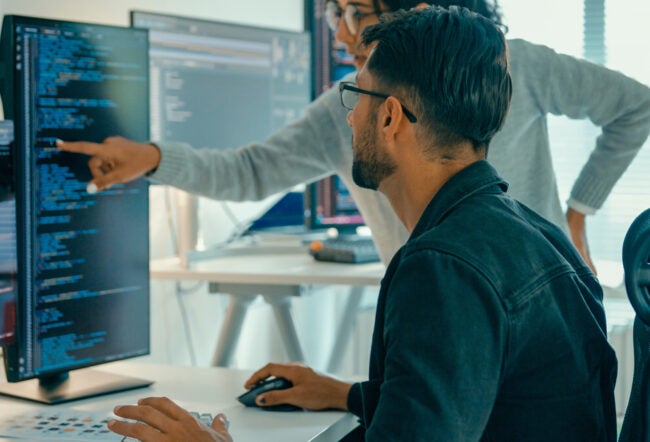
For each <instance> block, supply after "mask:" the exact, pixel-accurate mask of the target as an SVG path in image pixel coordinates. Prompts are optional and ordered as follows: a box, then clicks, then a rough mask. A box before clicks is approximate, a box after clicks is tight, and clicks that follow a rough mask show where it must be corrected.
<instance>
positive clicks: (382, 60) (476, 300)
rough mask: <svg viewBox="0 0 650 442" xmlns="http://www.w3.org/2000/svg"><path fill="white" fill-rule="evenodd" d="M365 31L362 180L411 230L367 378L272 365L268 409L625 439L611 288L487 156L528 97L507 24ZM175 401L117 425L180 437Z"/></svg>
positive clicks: (457, 432) (150, 436)
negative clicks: (610, 336) (608, 310)
mask: <svg viewBox="0 0 650 442" xmlns="http://www.w3.org/2000/svg"><path fill="white" fill-rule="evenodd" d="M363 40H364V43H365V44H366V45H367V46H368V47H374V49H372V52H371V55H370V57H369V58H368V61H367V63H366V64H365V66H364V67H363V68H362V69H361V70H360V72H359V74H358V76H357V82H356V84H353V83H346V82H343V83H341V84H340V86H339V91H340V94H341V102H342V104H343V106H344V107H346V108H348V109H349V110H350V112H349V114H348V123H349V124H350V126H351V127H352V132H353V142H352V144H353V173H352V175H353V178H354V180H355V182H356V184H357V185H359V186H361V187H364V188H367V189H371V190H374V191H377V190H378V191H379V192H381V193H382V194H384V195H385V196H386V197H387V199H388V201H390V204H391V206H392V207H393V209H394V210H395V213H396V214H397V216H398V217H399V219H400V220H401V222H402V224H403V225H404V227H405V228H406V230H407V231H408V232H409V233H410V237H409V239H408V241H407V242H406V244H405V245H404V246H403V247H402V248H400V250H399V251H398V252H397V253H396V255H395V256H394V258H393V259H392V261H391V263H390V265H389V267H388V269H387V272H386V275H385V277H384V279H383V281H382V285H381V291H380V294H379V300H378V306H377V313H376V317H375V330H374V333H373V340H372V349H371V357H370V373H369V380H368V381H366V382H361V383H356V384H348V383H345V382H341V381H339V380H337V379H334V378H331V377H328V376H325V375H321V374H318V373H316V372H314V371H313V370H311V369H309V368H307V367H304V366H300V365H295V364H268V365H267V366H265V367H263V368H262V369H260V370H258V371H257V372H256V373H254V374H253V375H252V376H251V378H250V379H249V380H248V381H247V383H246V387H251V386H253V385H254V384H256V383H257V382H259V381H261V380H264V379H266V378H268V377H271V376H276V377H283V378H286V379H288V380H289V381H291V382H292V387H290V388H288V389H286V390H277V391H271V392H267V393H264V394H262V395H260V396H259V397H258V398H257V403H258V405H260V406H263V407H264V406H271V405H276V404H281V403H288V404H293V405H297V406H299V407H303V408H307V409H312V410H320V409H332V408H334V409H342V410H349V411H350V412H352V413H354V414H355V415H357V416H358V417H359V420H360V424H361V425H360V427H359V429H358V430H356V431H355V432H354V433H352V434H351V435H349V437H348V439H350V440H354V439H363V438H365V440H369V441H379V440H382V441H384V440H389V441H397V440H404V441H407V440H408V441H420V440H422V441H424V440H426V441H432V440H440V441H451V440H467V441H478V440H497V441H507V440H513V441H515V440H516V441H527V442H528V441H549V440H553V441H578V440H580V441H582V440H589V441H614V440H615V438H616V421H615V409H614V398H613V390H614V379H615V376H616V374H615V372H616V358H615V356H614V352H613V350H612V349H611V347H610V346H609V345H608V343H607V339H606V327H605V315H604V311H603V308H602V291H601V289H600V285H599V284H598V281H597V280H596V278H595V277H594V275H593V273H592V272H591V271H590V270H589V268H588V267H587V265H586V264H585V263H584V261H583V260H582V259H581V258H580V255H579V254H578V252H577V251H576V250H575V248H574V247H573V246H572V244H571V242H570V241H569V240H568V238H566V236H565V235H564V234H563V232H562V231H561V230H560V229H559V228H558V227H557V226H555V225H553V224H552V223H550V222H548V221H546V220H545V219H544V218H542V217H541V216H539V215H538V214H536V213H535V212H533V211H532V210H530V209H529V208H528V207H526V206H525V205H523V204H521V203H519V202H517V201H516V200H514V199H512V198H510V197H509V196H507V195H506V193H505V192H506V189H507V184H506V183H505V182H504V181H503V180H502V179H501V178H500V177H499V176H498V175H497V173H496V171H495V170H494V169H493V168H492V166H491V165H490V164H489V163H487V162H486V161H485V157H486V154H487V150H488V146H489V143H490V141H491V139H492V137H493V136H494V134H495V133H496V132H497V131H498V130H499V129H500V128H501V126H502V125H503V122H504V120H505V117H506V114H507V111H508V107H509V103H510V98H511V94H512V83H511V78H510V73H509V69H508V56H507V46H506V41H505V38H504V36H503V34H502V32H501V31H500V30H499V28H497V27H496V26H495V25H494V24H493V23H492V22H490V21H489V20H487V19H485V18H483V17H481V16H478V15H476V14H474V13H472V12H470V11H469V10H467V9H464V8H457V7H451V8H449V10H445V9H440V8H436V7H432V8H426V9H422V10H417V11H410V12H402V13H396V14H395V15H394V16H389V15H386V16H384V17H382V21H381V22H380V23H379V24H378V25H376V26H373V27H369V28H368V29H367V30H366V31H365V33H364V35H363ZM168 409H170V403H169V402H168V401H167V400H165V399H148V400H147V401H146V402H144V403H142V404H140V405H138V406H125V407H120V408H119V409H117V410H115V413H116V414H117V415H118V416H121V417H124V418H130V419H135V420H139V421H144V422H145V423H147V424H149V426H144V425H142V424H139V423H126V422H116V421H113V422H111V423H110V425H109V427H110V428H111V429H112V430H114V431H116V432H118V433H120V434H124V435H129V436H134V437H137V438H140V439H142V440H145V441H149V440H151V441H155V440H180V438H177V439H174V438H173V431H175V430H176V429H178V420H175V415H174V416H170V417H167V418H165V416H166V411H165V410H168ZM174 413H177V411H174ZM161 416H162V417H161ZM180 428H183V426H181V427H180ZM215 434H217V433H216V432H215ZM159 436H160V437H159ZM163 436H164V437H163ZM222 436H223V433H221V436H220V437H222ZM158 437H159V438H158ZM165 437H167V438H168V439H165ZM194 440H205V441H208V440H222V439H217V438H216V436H215V438H214V439H210V438H208V435H207V434H206V436H205V438H203V439H194Z"/></svg>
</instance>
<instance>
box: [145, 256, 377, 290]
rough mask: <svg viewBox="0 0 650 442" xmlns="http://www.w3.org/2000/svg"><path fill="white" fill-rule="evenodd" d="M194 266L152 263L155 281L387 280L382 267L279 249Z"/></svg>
mask: <svg viewBox="0 0 650 442" xmlns="http://www.w3.org/2000/svg"><path fill="white" fill-rule="evenodd" d="M251 250H252V251H249V250H246V251H242V252H241V253H240V254H238V253H236V252H235V253H231V254H226V255H223V256H218V257H214V258H210V259H205V260H200V261H196V262H193V263H191V264H190V265H189V268H184V267H183V266H182V265H181V260H180V259H179V258H176V257H172V258H163V259H156V260H152V261H151V267H150V269H151V277H152V278H154V279H174V280H201V281H208V282H220V283H234V284H237V283H246V284H266V285H289V284H295V285H300V284H326V285H329V284H334V285H355V286H375V285H379V283H380V282H381V278H382V277H383V276H384V272H385V267H384V265H383V264H381V263H369V264H339V263H330V262H319V261H315V260H314V259H313V258H312V257H311V256H310V255H309V254H308V253H307V252H306V251H300V250H296V249H295V248H287V250H286V251H283V250H282V248H280V247H275V248H263V247H261V248H259V249H251Z"/></svg>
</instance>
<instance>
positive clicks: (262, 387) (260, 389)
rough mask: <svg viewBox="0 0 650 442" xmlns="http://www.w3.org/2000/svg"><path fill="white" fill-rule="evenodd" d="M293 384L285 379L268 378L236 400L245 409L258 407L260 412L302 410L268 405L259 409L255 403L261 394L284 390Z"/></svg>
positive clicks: (286, 406) (291, 406) (293, 406)
mask: <svg viewBox="0 0 650 442" xmlns="http://www.w3.org/2000/svg"><path fill="white" fill-rule="evenodd" d="M292 386H293V384H292V383H291V381H289V380H287V379H285V378H270V379H265V380H263V381H261V382H258V383H257V384H255V385H253V386H252V387H251V388H250V389H249V390H248V391H247V392H246V393H244V394H242V395H241V396H239V397H238V398H237V400H238V401H239V402H241V403H242V404H244V405H246V406H247V407H259V408H261V409H262V410H267V411H296V410H302V408H300V407H296V406H295V405H291V404H279V405H269V406H268V407H260V406H259V405H257V403H256V402H255V398H257V396H259V395H260V394H262V393H266V392H267V391H271V390H286V389H287V388H291V387H292Z"/></svg>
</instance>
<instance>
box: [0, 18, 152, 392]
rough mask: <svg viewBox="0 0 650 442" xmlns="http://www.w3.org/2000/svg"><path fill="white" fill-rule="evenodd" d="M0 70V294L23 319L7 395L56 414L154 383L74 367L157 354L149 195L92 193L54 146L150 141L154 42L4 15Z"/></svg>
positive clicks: (141, 190) (80, 165) (11, 346)
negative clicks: (9, 137) (1, 120)
mask: <svg viewBox="0 0 650 442" xmlns="http://www.w3.org/2000/svg"><path fill="white" fill-rule="evenodd" d="M0 61H1V64H2V66H0V94H2V98H3V100H2V101H3V107H4V114H5V118H6V119H7V120H13V122H14V126H15V127H14V129H15V133H14V142H13V143H11V144H10V145H9V148H7V146H6V143H4V145H3V146H2V147H0V161H1V162H2V163H1V165H0V169H1V170H2V171H3V174H8V175H7V176H8V179H5V177H3V180H2V181H3V183H4V188H3V190H2V191H1V192H0V193H1V194H2V195H3V200H2V202H1V203H0V210H1V213H0V219H1V220H2V225H3V226H4V229H5V231H4V232H3V235H4V236H5V237H6V238H8V239H9V241H8V242H6V243H4V242H3V250H2V260H3V268H4V269H5V271H4V272H3V278H4V279H3V281H2V285H3V286H4V287H5V289H7V290H10V291H12V296H13V299H14V300H15V315H16V321H15V329H14V330H13V336H12V338H10V339H8V340H6V342H5V343H4V345H3V350H4V362H5V372H6V377H7V380H8V381H9V382H8V383H5V384H2V385H0V392H1V393H2V394H6V395H11V396H16V397H21V398H25V399H31V400H36V401H40V402H45V403H58V402H64V401H69V400H72V399H77V398H81V397H90V396H95V395H99V394H104V393H108V392H112V391H119V390H124V389H131V388H136V387H140V386H144V385H148V384H150V382H149V381H145V380H142V379H131V378H126V377H119V376H113V375H110V374H109V373H106V372H102V371H100V370H97V371H95V370H89V369H84V370H78V369H81V368H85V367H90V366H95V365H99V364H103V363H106V362H111V361H117V360H121V359H126V358H131V357H135V356H141V355H145V354H148V353H149V348H150V337H149V241H148V238H149V232H148V227H149V226H148V215H149V208H148V188H147V184H146V182H144V181H142V180H140V181H136V182H134V183H131V184H127V185H117V186H113V187H112V188H111V189H110V190H108V191H103V192H100V193H97V194H89V193H88V192H86V183H87V181H88V180H89V179H90V178H91V176H90V173H89V170H88V165H87V161H88V158H87V157H84V156H81V155H75V154H70V153H64V152H60V151H59V150H58V149H57V148H56V147H55V141H56V139H58V138H60V139H64V140H70V141H76V140H89V141H95V142H100V141H102V140H103V139H104V138H106V137H108V136H111V135H116V134H120V135H124V136H126V137H129V138H132V139H135V140H142V141H144V140H147V139H148V138H149V119H148V115H149V91H148V87H147V85H148V73H149V69H148V38H147V32H146V31H143V30H137V29H130V28H119V27H112V26H102V25H95V24H83V23H72V22H65V21H56V20H45V19H39V18H31V17H19V16H5V17H4V20H3V25H2V34H1V37H0ZM72 370H75V371H73V372H72Z"/></svg>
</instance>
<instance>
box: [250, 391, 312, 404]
mask: <svg viewBox="0 0 650 442" xmlns="http://www.w3.org/2000/svg"><path fill="white" fill-rule="evenodd" d="M296 391H297V389H296V388H287V389H285V390H272V391H267V392H266V393H263V394H261V395H259V396H257V398H255V403H256V404H257V405H259V406H260V407H270V406H271V405H280V404H291V405H298V406H300V404H301V401H300V398H299V397H297V395H296Z"/></svg>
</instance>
